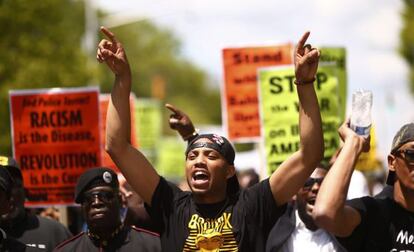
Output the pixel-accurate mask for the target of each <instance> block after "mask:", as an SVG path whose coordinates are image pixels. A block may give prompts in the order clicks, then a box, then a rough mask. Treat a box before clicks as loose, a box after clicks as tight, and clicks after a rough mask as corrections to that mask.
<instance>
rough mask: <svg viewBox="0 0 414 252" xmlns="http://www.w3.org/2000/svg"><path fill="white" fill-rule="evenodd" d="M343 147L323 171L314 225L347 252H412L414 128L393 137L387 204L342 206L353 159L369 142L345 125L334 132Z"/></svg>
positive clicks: (366, 200)
mask: <svg viewBox="0 0 414 252" xmlns="http://www.w3.org/2000/svg"><path fill="white" fill-rule="evenodd" d="M339 133H340V135H341V138H342V139H343V141H344V142H345V143H344V146H343V148H342V151H341V153H340V154H339V156H338V159H337V160H336V162H335V163H334V164H333V166H332V168H331V169H330V170H329V172H328V174H327V176H326V178H325V180H324V182H323V183H322V186H321V188H320V190H319V194H318V197H317V200H316V204H315V208H314V211H313V217H314V219H315V221H316V223H317V224H318V225H319V226H320V227H321V228H324V229H326V230H327V231H329V232H331V233H333V234H334V235H336V236H338V237H341V239H339V241H340V242H341V243H342V244H343V246H344V247H345V248H346V249H348V251H387V252H388V251H414V243H413V239H412V238H413V235H414V172H413V169H414V124H413V123H410V124H406V125H404V126H403V127H402V128H401V129H400V130H399V131H398V132H397V134H396V135H395V137H394V140H393V142H392V146H391V152H390V154H389V155H388V168H389V179H388V181H387V183H390V184H391V183H392V184H393V185H394V191H393V194H394V196H393V198H392V197H384V198H373V197H362V198H356V199H353V200H350V201H348V202H346V203H345V199H346V195H347V191H348V186H349V181H350V178H351V174H352V171H353V169H354V166H355V163H356V161H357V159H358V156H359V155H360V153H361V152H362V151H363V150H366V149H368V148H367V147H369V139H366V138H364V137H363V136H359V135H356V134H355V132H353V131H352V130H351V129H350V128H349V127H348V124H347V123H345V124H343V125H342V126H341V128H340V129H339Z"/></svg>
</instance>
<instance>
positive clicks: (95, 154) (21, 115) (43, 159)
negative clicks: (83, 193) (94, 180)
mask: <svg viewBox="0 0 414 252" xmlns="http://www.w3.org/2000/svg"><path fill="white" fill-rule="evenodd" d="M10 104H11V119H12V120H11V124H12V129H13V151H14V156H15V157H16V159H17V160H18V162H19V164H20V167H21V170H22V173H23V177H24V180H25V187H26V188H27V189H28V193H27V196H28V200H29V202H28V205H31V204H32V205H36V204H43V205H44V204H52V203H55V204H66V203H71V202H72V201H73V188H74V185H75V184H76V181H77V178H78V177H79V175H80V174H81V173H82V172H83V171H84V169H86V168H90V167H95V166H99V165H101V152H100V145H99V144H100V135H99V113H98V112H99V108H98V89H96V88H77V89H59V90H24V91H11V92H10Z"/></svg>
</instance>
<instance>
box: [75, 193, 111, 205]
mask: <svg viewBox="0 0 414 252" xmlns="http://www.w3.org/2000/svg"><path fill="white" fill-rule="evenodd" d="M114 197H115V194H114V192H108V191H96V192H88V193H85V194H84V195H83V202H86V203H88V204H90V203H92V202H93V201H94V200H95V198H98V199H99V200H100V201H102V202H103V203H111V201H112V200H113V199H114Z"/></svg>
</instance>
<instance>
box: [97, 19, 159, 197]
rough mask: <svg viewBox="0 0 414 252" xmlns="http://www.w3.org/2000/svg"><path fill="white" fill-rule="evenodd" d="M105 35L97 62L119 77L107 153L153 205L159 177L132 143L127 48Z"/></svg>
mask: <svg viewBox="0 0 414 252" xmlns="http://www.w3.org/2000/svg"><path fill="white" fill-rule="evenodd" d="M101 32H102V33H103V34H104V35H105V36H106V37H107V38H108V39H103V40H101V42H100V43H99V45H98V51H97V56H96V58H97V60H98V61H99V62H100V63H103V62H105V63H106V64H107V65H108V67H109V68H110V69H111V71H112V72H113V73H114V75H115V83H114V86H113V87H112V92H111V100H110V102H109V106H108V112H107V119H106V146H105V149H106V151H107V152H108V153H109V155H110V156H111V158H112V160H113V161H114V162H115V164H116V165H117V166H118V168H119V169H120V170H121V171H122V173H123V174H124V176H125V178H126V179H127V180H128V183H129V184H130V185H131V187H132V188H133V189H134V191H136V192H137V193H138V194H139V195H140V196H141V197H142V198H143V199H144V201H145V202H146V203H147V204H151V199H152V195H153V193H154V191H155V188H156V186H157V185H158V181H159V176H158V174H157V173H156V171H155V170H154V168H153V167H152V165H151V164H150V162H148V160H147V159H146V158H145V156H144V155H143V154H142V153H141V152H140V151H138V150H137V149H135V148H134V147H133V146H132V145H131V143H130V136H131V118H130V111H129V108H130V106H129V94H130V92H131V69H130V67H129V63H128V59H127V56H126V54H125V51H124V48H123V46H122V44H121V43H120V42H119V41H118V40H117V39H116V38H115V35H114V34H113V33H112V32H110V31H109V30H108V29H106V28H105V27H101Z"/></svg>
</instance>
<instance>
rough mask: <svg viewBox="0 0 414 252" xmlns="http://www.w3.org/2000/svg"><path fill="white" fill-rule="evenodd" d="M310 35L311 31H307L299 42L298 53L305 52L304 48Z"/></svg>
mask: <svg viewBox="0 0 414 252" xmlns="http://www.w3.org/2000/svg"><path fill="white" fill-rule="evenodd" d="M309 35H310V31H307V32H305V33H304V34H303V35H302V38H301V39H300V40H299V42H298V44H297V46H296V52H300V51H302V50H303V46H304V45H305V43H306V40H307V39H308V37H309Z"/></svg>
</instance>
